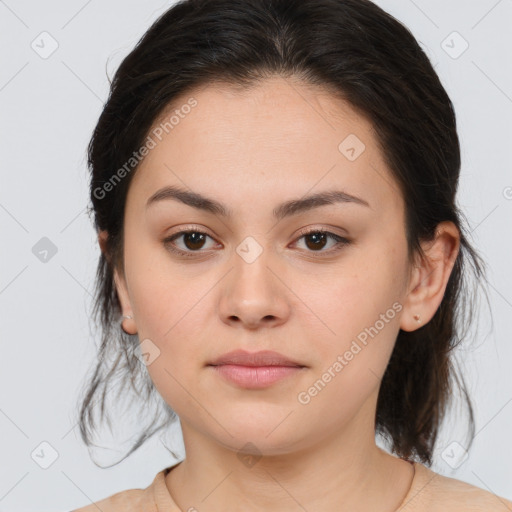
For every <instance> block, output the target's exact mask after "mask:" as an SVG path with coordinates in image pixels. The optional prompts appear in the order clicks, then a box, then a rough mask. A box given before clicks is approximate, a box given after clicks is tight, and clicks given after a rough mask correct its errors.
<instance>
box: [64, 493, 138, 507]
mask: <svg viewBox="0 0 512 512" xmlns="http://www.w3.org/2000/svg"><path fill="white" fill-rule="evenodd" d="M144 492H145V491H144V490H142V489H128V490H126V491H121V492H118V493H116V494H113V495H112V496H109V497H108V498H104V499H102V500H100V501H96V502H94V503H91V504H90V505H87V506H85V507H82V508H77V509H75V510H72V511H71V512H98V510H101V511H102V512H121V511H123V512H128V511H132V510H133V511H136V510H143V509H142V508H141V507H142V506H143V504H144V503H145V501H147V500H144ZM144 510H145V509H144Z"/></svg>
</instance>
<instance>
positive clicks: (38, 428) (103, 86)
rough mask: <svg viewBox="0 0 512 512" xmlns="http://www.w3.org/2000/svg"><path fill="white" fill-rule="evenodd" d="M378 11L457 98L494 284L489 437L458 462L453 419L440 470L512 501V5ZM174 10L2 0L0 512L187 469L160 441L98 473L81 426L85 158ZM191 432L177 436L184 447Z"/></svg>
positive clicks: (473, 220) (488, 347)
mask: <svg viewBox="0 0 512 512" xmlns="http://www.w3.org/2000/svg"><path fill="white" fill-rule="evenodd" d="M377 3H378V4H379V5H380V6H381V7H383V8H384V9H385V10H387V11H388V12H390V13H391V14H393V15H394V16H395V17H396V18H398V19H399V20H401V21H402V22H403V23H405V25H406V26H408V27H409V28H410V29H411V31H412V32H413V34H414V35H415V36H416V38H417V39H418V40H419V41H420V42H421V44H422V46H423V47H424V48H425V50H426V51H427V54H428V55H429V57H430V59H431V60H432V62H433V63H434V64H435V68H436V70H437V72H438V73H439V75H440V77H441V80H442V82H443V84H444V85H445V87H446V89H447V91H448V93H449V94H450V96H451V98H452V100H453V102H454V104H455V108H456V112H457V116H458V123H459V133H460V137H461V144H462V157H463V167H462V177H461V184H460V193H459V204H460V205H461V207H462V208H463V210H464V212H465V213H466V215H467V217H468V220H469V224H470V228H471V231H472V236H473V242H474V243H475V245H476V247H477V249H478V250H479V251H480V252H481V254H482V256H483V257H484V258H485V260H486V261H487V263H488V267H489V271H488V277H489V280H490V283H491V286H490V288H489V297H490V300H491V306H492V319H493V324H492V325H491V318H490V315H489V312H488V310H487V308H486V306H485V302H483V303H482V308H481V312H480V314H479V324H478V330H477V332H476V333H475V334H476V336H477V341H476V342H475V343H472V344H465V345H463V347H462V348H461V349H460V350H458V352H457V356H458V359H459V361H460V363H459V366H460V368H461V370H462V371H463V373H464V376H465V378H466V381H467V384H468V388H469V392H470V394H471V396H472V398H473V403H474V406H475V413H476V431H477V435H476V439H475V441H474V445H473V448H472V450H471V451H470V453H469V457H468V458H467V459H466V460H465V461H464V462H463V463H462V464H461V465H458V464H459V463H460V461H461V460H462V459H460V457H459V459H457V457H458V456H459V455H460V447H459V445H460V444H463V441H464V434H465V432H466V430H465V421H466V417H465V416H464V415H462V414H460V412H459V411H458V409H457V408H454V409H452V413H451V415H450V417H449V418H448V419H447V421H446V423H445V428H444V429H443V431H442V433H441V438H440V440H439V444H438V449H437V453H436V460H435V464H434V467H433V469H434V470H435V471H438V472H440V473H442V474H445V475H448V476H451V477H454V478H457V479H460V480H464V481H466V482H469V483H472V484H474V485H477V486H478V487H482V488H484V489H488V490H490V491H492V492H494V493H496V494H498V495H501V496H504V497H506V498H508V499H512V445H511V443H510V433H511V426H512V382H511V376H510V364H511V362H512V343H511V335H510V325H511V324H510V318H511V316H512V291H511V288H512V286H511V285H512V272H511V271H510V261H511V254H512V229H511V224H512V222H511V221H512V172H511V166H510V164H511V156H510V149H511V145H512V144H511V143H512V137H511V135H512V133H511V132H512V129H511V119H512V72H511V68H510V66H511V64H510V63H511V62H512V59H511V54H512V30H511V26H512V23H511V22H512V2H511V1H510V0H501V1H496V0H479V1H471V2H468V1H463V0H457V1H454V0H450V1H446V0H443V1H438V0H429V1H427V0H415V1H412V0H402V1H398V0H380V1H378V2H377ZM170 5H171V2H163V1H158V0H151V1H145V2H135V1H133V0H131V1H126V0H124V1H120V0H115V1H114V0H109V1H103V2H99V1H98V0H89V1H88V2H87V1H84V0H73V1H67V2H64V1H62V0H61V1H48V2H35V1H33V0H32V1H21V0H20V1H15V0H6V1H1V0H0V38H1V44H0V54H1V67H0V108H1V118H0V144H1V148H2V151H1V161H2V165H1V173H2V187H1V189H0V223H1V233H2V249H1V251H0V254H1V266H0V269H1V273H0V311H1V315H2V316H1V318H2V321H1V341H2V355H3V357H2V358H1V362H0V365H1V366H0V389H1V390H2V393H1V399H0V432H1V436H0V450H1V464H0V510H9V511H11V512H16V511H22V510H23V511H28V510H34V511H45V510H48V511H66V510H70V509H72V508H77V507H78V506H84V505H86V504H89V503H90V500H93V501H96V500H99V499H101V498H104V497H106V496H109V495H111V494H113V493H114V492H117V491H120V490H123V489H127V488H135V487H145V486H147V485H148V484H149V483H150V482H151V481H152V479H153V477H154V475H155V474H156V473H157V472H158V471H160V470H161V469H163V468H164V467H166V466H168V465H170V464H171V463H173V462H175V461H174V460H173V459H171V458H170V455H169V454H168V452H167V451H166V450H165V449H164V448H163V446H162V442H161V441H160V440H159V439H158V434H157V436H156V438H154V439H153V440H151V441H150V442H148V443H147V444H146V445H145V446H144V447H143V448H141V449H140V450H138V451H137V452H136V453H135V454H133V455H132V456H131V457H130V458H128V459H127V460H126V461H125V462H124V463H121V464H119V465H118V466H116V467H113V468H110V469H100V468H97V467H96V466H95V465H94V464H93V463H92V462H91V460H90V459H89V455H88V452H87V450H86V449H85V447H84V446H83V445H82V443H81V441H80V440H79V437H78V428H77V427H76V420H77V418H75V417H74V416H73V411H74V410H75V404H76V401H77V393H78V389H79V386H80V385H81V383H82V379H83V378H84V376H85V373H86V371H87V370H88V369H89V364H90V362H91V360H92V358H93V355H94V350H95V338H94V332H92V327H91V326H90V325H89V316H90V313H91V297H92V296H91V294H92V289H93V280H94V273H95V270H96V263H97V258H98V255H99V248H98V247H97V243H96V238H95V233H94V231H93V228H92V224H91V222H90V221H89V218H88V216H87V214H86V210H85V208H86V206H87V204H88V175H87V169H86V166H85V148H86V145H87V143H88V141H89V137H90V134H91V131H92V129H93V127H94V125H95V123H96V121H97V118H98V116H99V114H100V111H101V108H102V105H103V102H104V101H105V100H106V98H107V94H108V80H107V76H106V70H108V73H109V75H110V76H112V75H113V72H114V70H115V69H116V68H117V66H118V65H119V63H120V62H121V60H122V58H123V57H124V56H125V55H126V54H127V53H128V52H129V51H130V50H131V49H132V48H133V46H134V44H135V43H136V42H137V41H138V39H139V38H140V37H141V36H142V34H143V33H144V32H145V30H146V29H147V28H148V27H149V26H150V24H151V22H152V21H153V20H154V19H156V17H157V16H158V15H160V14H161V13H162V12H163V11H164V10H166V9H167V8H168V7H169V6H170ZM42 32H47V33H48V34H49V35H44V34H43V35H41V33H42ZM454 32H457V34H454ZM52 45H58V47H57V48H56V49H55V51H54V52H53V53H52V54H51V55H47V53H49V52H50V51H51V50H52V49H53V48H52ZM466 45H469V46H468V47H467V49H465V47H466ZM464 49H465V51H463V50H464ZM45 52H46V53H45ZM44 237H47V238H48V239H49V240H50V241H51V244H50V243H49V242H48V240H43V241H41V239H42V238H44ZM53 246H54V251H56V253H55V254H53V253H52V252H51V249H50V252H48V253H47V255H46V261H41V258H43V254H44V253H42V252H40V251H41V250H42V248H43V249H44V248H48V247H53ZM475 314H476V313H475ZM96 342H97V338H96ZM457 403H458V404H460V401H459V402H457ZM179 432H180V431H179V425H178V427H177V428H175V429H174V431H173V432H171V436H170V437H171V439H172V438H173V437H174V446H173V448H175V449H178V450H179V449H180V447H181V444H180V443H181V440H180V437H179ZM41 443H49V445H50V446H48V445H46V444H43V445H41ZM454 443H455V444H454ZM457 443H458V444H457ZM52 455H54V456H55V457H56V458H55V460H54V461H53V462H52ZM454 456H455V457H454ZM456 459H457V460H458V461H459V462H458V463H454V462H451V464H450V463H448V462H449V461H452V460H456ZM50 463H51V464H50ZM48 464H50V465H49V467H48V468H47V469H43V467H41V465H48Z"/></svg>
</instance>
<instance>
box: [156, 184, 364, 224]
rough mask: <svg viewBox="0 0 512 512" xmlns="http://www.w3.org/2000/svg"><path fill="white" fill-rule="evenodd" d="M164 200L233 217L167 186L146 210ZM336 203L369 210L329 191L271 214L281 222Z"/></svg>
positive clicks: (200, 197) (195, 195)
mask: <svg viewBox="0 0 512 512" xmlns="http://www.w3.org/2000/svg"><path fill="white" fill-rule="evenodd" d="M165 200H175V201H179V202H181V203H183V204H186V205H188V206H191V207H192V208H197V209H198V210H204V211H206V212H209V213H212V214H214V215H220V216H222V217H226V218H232V217H233V212H232V211H231V210H230V209H229V208H228V207H227V206H225V205H223V204H222V203H220V202H219V201H217V200H215V199H211V198H208V197H205V196H203V195H201V194H198V193H197V192H190V191H188V190H184V189H181V188H179V187H176V186H167V187H164V188H161V189H159V190H157V191H156V192H155V193H154V194H153V195H152V196H151V197H150V198H149V199H148V201H147V202H146V209H148V208H149V207H150V206H152V205H154V204H157V203H159V202H160V201H165ZM336 203H353V204H358V205H362V206H366V207H368V208H371V206H370V205H369V203H368V202H367V201H365V200H364V199H361V198H360V197H357V196H353V195H351V194H347V193H346V192H343V191H341V190H329V191H325V192H319V193H316V194H312V195H309V196H306V197H303V198H302V199H292V200H289V201H285V202H284V203H282V204H280V205H279V206H278V207H277V208H274V210H273V212H272V213H273V216H274V218H275V219H278V220H281V219H284V218H285V217H291V216H292V215H297V214H299V213H302V212H305V211H308V210H312V209H314V208H318V207H320V206H325V205H331V204H336Z"/></svg>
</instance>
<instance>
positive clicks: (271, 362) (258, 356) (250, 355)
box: [209, 350, 303, 367]
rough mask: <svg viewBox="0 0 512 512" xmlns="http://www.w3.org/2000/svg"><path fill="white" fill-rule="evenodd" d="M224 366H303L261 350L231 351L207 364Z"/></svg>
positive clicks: (271, 352)
mask: <svg viewBox="0 0 512 512" xmlns="http://www.w3.org/2000/svg"><path fill="white" fill-rule="evenodd" d="M224 364H235V365H241V366H300V367H302V366H303V365H301V364H300V363H298V362H297V361H293V360H292V359H290V358H288V357H286V356H284V355H283V354H280V353H279V352H274V351H272V350H262V351H260V352H247V351H245V350H233V351H231V352H227V353H226V354H223V355H221V356H220V357H218V358H217V359H215V360H213V361H211V362H210V363H209V365H211V366H220V365H224Z"/></svg>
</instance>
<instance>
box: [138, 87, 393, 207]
mask: <svg viewBox="0 0 512 512" xmlns="http://www.w3.org/2000/svg"><path fill="white" fill-rule="evenodd" d="M191 105H193V106H191ZM149 137H151V138H152V140H153V142H154V147H153V149H151V150H150V151H149V153H148V154H147V156H146V157H145V158H144V160H143V161H142V162H141V164H140V165H139V168H138V169H137V172H136V176H135V177H134V180H133V182H132V184H131V187H130V189H133V190H130V193H129V195H130V194H131V195H132V196H134V198H135V200H138V201H139V202H140V201H142V200H144V199H147V198H149V197H150V196H151V195H152V194H153V193H154V192H155V191H156V190H157V189H158V188H160V187H164V186H166V185H169V184H176V185H180V186H181V187H185V188H189V189H191V190H193V191H197V192H198V193H205V192H208V194H207V195H209V196H213V197H217V198H226V202H229V203H230V204H233V205H234V207H233V209H234V210H236V207H237V206H240V207H243V206H244V204H246V203H247V199H248V198H251V201H253V204H254V205H256V204H258V203H259V202H260V199H261V206H262V207H263V202H265V203H267V202H268V201H272V202H275V203H277V202H281V200H282V199H283V193H286V198H296V197H302V196H304V195H305V194H306V193H308V192H311V191H315V189H318V190H326V189H329V188H338V189H339V188H342V189H343V190H346V191H347V192H348V193H351V194H353V195H358V196H362V197H364V198H365V199H366V200H368V202H369V203H370V204H374V205H382V204H385V203H389V202H390V201H391V202H392V203H393V204H395V205H396V204H397V202H398V203H399V202H400V198H399V197H397V196H399V195H400V194H399V192H398V187H397V185H396V183H395V182H394V179H393V178H392V176H391V174H390V172H389V170H388V169H387V167H386V165H385V162H384V158H383V155H382V154H381V151H380V148H379V146H378V144H377V140H376V139H375V134H374V131H373V127H372V124H371V123H370V122H369V121H368V120H367V119H366V118H365V117H364V116H362V115H360V114H359V113H358V112H356V110H354V109H353V108H352V107H351V106H350V105H349V104H348V103H346V102H344V101H343V100H341V99H340V98H339V97H336V96H334V95H333V94H332V93H331V92H329V91H328V90H327V89H324V88H320V87H318V86H312V85H306V84H304V83H302V82H298V81H296V80H292V79H284V78H277V77H276V78H272V79H267V80H264V81H262V82H258V83H257V84H256V85H254V86H251V87H249V88H241V87H234V86H232V85H229V84H222V83H220V84H219V83H216V84H208V85H203V86H201V87H197V88H195V89H192V90H190V91H187V92H186V93H184V94H182V95H180V96H179V97H177V98H175V100H174V101H173V103H172V105H170V106H169V107H168V108H167V109H166V110H165V112H164V113H163V114H162V115H161V116H160V118H159V119H158V120H157V121H155V123H154V124H153V127H152V129H151V130H150V132H149ZM233 191H236V194H234V193H233ZM397 199H398V201H397Z"/></svg>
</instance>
